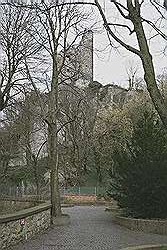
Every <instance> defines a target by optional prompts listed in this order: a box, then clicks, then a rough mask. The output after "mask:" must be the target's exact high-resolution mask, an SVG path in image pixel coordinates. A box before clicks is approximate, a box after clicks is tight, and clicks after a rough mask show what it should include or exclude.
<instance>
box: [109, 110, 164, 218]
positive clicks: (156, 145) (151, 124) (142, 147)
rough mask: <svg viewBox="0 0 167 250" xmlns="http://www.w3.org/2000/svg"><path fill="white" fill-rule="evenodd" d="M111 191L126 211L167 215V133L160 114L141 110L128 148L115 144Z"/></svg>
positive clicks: (139, 215)
mask: <svg viewBox="0 0 167 250" xmlns="http://www.w3.org/2000/svg"><path fill="white" fill-rule="evenodd" d="M113 160H114V164H113V167H112V169H111V170H110V177H111V182H110V188H109V191H108V193H109V195H110V196H112V197H113V198H114V199H115V200H117V201H118V204H119V206H120V207H121V208H123V209H124V211H125V213H126V215H128V216H133V217H136V218H167V135H166V132H165V130H164V128H163V126H162V124H161V122H160V121H159V119H158V117H157V114H155V113H154V112H150V110H149V111H147V110H146V109H145V110H144V111H142V112H140V115H139V116H138V119H137V121H136V123H135V124H133V135H132V139H131V141H129V142H128V143H127V148H126V149H125V148H124V149H123V148H122V149H117V148H115V151H114V154H113Z"/></svg>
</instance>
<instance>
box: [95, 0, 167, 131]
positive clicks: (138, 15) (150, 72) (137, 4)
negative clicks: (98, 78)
mask: <svg viewBox="0 0 167 250" xmlns="http://www.w3.org/2000/svg"><path fill="white" fill-rule="evenodd" d="M95 4H96V6H97V8H98V10H99V12H100V14H101V17H102V19H103V22H104V27H105V28H106V30H107V33H108V35H109V38H111V39H114V40H115V41H116V42H117V43H119V44H120V45H121V46H123V47H124V48H125V49H127V50H128V51H130V52H131V53H133V54H135V55H137V56H139V57H140V59H141V61H142V65H143V69H144V79H145V82H146V84H147V89H148V91H149V94H150V96H151V99H152V101H153V103H154V105H155V108H156V110H157V111H158V114H159V115H160V117H161V120H162V122H163V124H164V126H165V127H166V128H167V109H166V102H165V100H164V99H163V97H162V95H161V93H160V90H159V89H158V86H157V83H156V76H155V68H154V64H153V59H152V55H151V52H150V48H149V43H148V39H147V35H146V32H145V29H144V24H146V25H149V26H151V28H152V29H154V33H155V34H154V36H156V35H159V36H161V37H162V38H163V39H165V40H166V39H167V36H166V35H165V34H164V33H163V31H162V30H161V28H160V27H158V25H156V24H157V23H156V22H155V23H154V22H152V21H151V20H149V19H146V18H144V17H143V15H142V12H141V10H142V7H143V5H144V1H139V0H135V1H132V0H127V1H126V3H125V4H122V3H120V2H119V1H116V0H112V1H111V4H113V5H114V10H116V11H117V12H118V13H119V15H120V17H121V18H122V19H123V20H124V22H125V24H122V23H116V22H115V23H110V22H108V20H107V17H106V16H105V14H104V12H103V9H102V7H101V5H100V4H99V2H98V0H95ZM150 4H153V7H155V8H156V11H157V14H158V16H159V18H161V19H163V20H165V16H164V15H163V12H162V8H163V6H161V5H160V4H159V3H158V2H156V1H150ZM165 4H166V2H164V6H166V5H165ZM157 19H158V18H157ZM120 27H121V29H125V30H127V31H129V33H130V35H131V34H135V37H136V39H137V42H138V46H137V48H136V47H133V46H132V45H129V44H128V43H127V42H126V39H125V38H121V36H120V35H117V34H118V33H116V32H114V31H113V29H112V28H115V29H116V30H117V28H120ZM124 32H125V31H124ZM125 33H126V32H125Z"/></svg>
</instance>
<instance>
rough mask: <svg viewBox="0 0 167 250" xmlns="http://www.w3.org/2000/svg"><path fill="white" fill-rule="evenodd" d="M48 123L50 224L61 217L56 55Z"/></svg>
mask: <svg viewBox="0 0 167 250" xmlns="http://www.w3.org/2000/svg"><path fill="white" fill-rule="evenodd" d="M48 111H49V116H50V117H49V123H48V146H49V167H50V171H51V176H50V185H51V204H52V209H51V222H52V223H53V218H54V217H56V216H59V215H61V204H60V192H59V177H58V138H57V113H58V75H57V62H56V55H54V57H53V74H52V83H51V92H50V96H49V104H48Z"/></svg>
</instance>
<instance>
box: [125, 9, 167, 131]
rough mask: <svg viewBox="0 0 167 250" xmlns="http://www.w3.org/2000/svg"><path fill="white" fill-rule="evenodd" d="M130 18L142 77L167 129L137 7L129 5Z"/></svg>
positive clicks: (164, 113)
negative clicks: (140, 62)
mask: <svg viewBox="0 0 167 250" xmlns="http://www.w3.org/2000/svg"><path fill="white" fill-rule="evenodd" d="M129 13H130V18H131V20H132V22H133V24H134V30H135V32H136V36H137V40H138V44H139V48H140V52H141V60H142V64H143V68H144V79H145V82H146V84H147V89H148V92H149V94H150V97H151V99H152V101H153V103H154V106H155V108H156V110H157V112H158V114H159V116H160V118H161V120H162V122H163V124H164V126H165V128H166V129H167V108H166V103H165V101H164V99H163V97H162V95H161V93H160V91H159V89H158V86H157V83H156V77H155V71H154V65H153V61H152V56H151V54H150V51H149V46H148V43H147V39H146V36H145V32H144V28H143V25H142V19H141V16H140V11H139V10H138V9H137V7H133V6H132V5H130V6H129Z"/></svg>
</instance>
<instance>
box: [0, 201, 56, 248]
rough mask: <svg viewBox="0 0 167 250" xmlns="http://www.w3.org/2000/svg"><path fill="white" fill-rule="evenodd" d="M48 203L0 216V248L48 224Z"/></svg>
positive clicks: (30, 235)
mask: <svg viewBox="0 0 167 250" xmlns="http://www.w3.org/2000/svg"><path fill="white" fill-rule="evenodd" d="M50 209H51V205H50V204H48V203H44V204H41V205H39V206H36V207H32V208H28V209H24V210H21V211H18V212H15V213H14V214H8V215H2V216H0V249H5V248H7V247H9V246H11V245H14V244H17V243H18V242H19V241H22V240H25V239H28V238H30V237H32V236H34V235H35V234H37V233H39V232H40V231H43V230H45V229H47V228H48V227H49V226H50Z"/></svg>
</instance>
